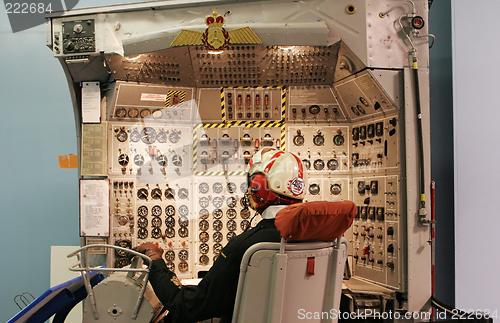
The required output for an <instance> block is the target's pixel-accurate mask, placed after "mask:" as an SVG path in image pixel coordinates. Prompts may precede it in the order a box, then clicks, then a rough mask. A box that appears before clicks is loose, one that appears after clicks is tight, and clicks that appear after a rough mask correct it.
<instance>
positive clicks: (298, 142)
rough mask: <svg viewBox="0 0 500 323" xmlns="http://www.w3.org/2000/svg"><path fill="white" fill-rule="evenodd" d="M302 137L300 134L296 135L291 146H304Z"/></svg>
mask: <svg viewBox="0 0 500 323" xmlns="http://www.w3.org/2000/svg"><path fill="white" fill-rule="evenodd" d="M304 141H305V140H304V136H302V135H301V134H297V135H295V136H294V137H293V144H294V145H295V146H302V145H304Z"/></svg>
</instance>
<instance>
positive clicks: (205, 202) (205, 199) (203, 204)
mask: <svg viewBox="0 0 500 323" xmlns="http://www.w3.org/2000/svg"><path fill="white" fill-rule="evenodd" d="M198 204H200V206H201V207H202V208H206V207H207V206H208V204H209V199H208V197H206V196H202V197H200V199H199V200H198Z"/></svg>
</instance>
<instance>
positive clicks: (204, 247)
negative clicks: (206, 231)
mask: <svg viewBox="0 0 500 323" xmlns="http://www.w3.org/2000/svg"><path fill="white" fill-rule="evenodd" d="M208 250H210V247H209V246H208V244H206V243H202V244H201V245H200V253H202V254H206V253H208Z"/></svg>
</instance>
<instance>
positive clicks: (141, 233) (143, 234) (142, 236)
mask: <svg viewBox="0 0 500 323" xmlns="http://www.w3.org/2000/svg"><path fill="white" fill-rule="evenodd" d="M147 237H148V230H146V229H144V228H139V230H137V238H139V239H146V238H147Z"/></svg>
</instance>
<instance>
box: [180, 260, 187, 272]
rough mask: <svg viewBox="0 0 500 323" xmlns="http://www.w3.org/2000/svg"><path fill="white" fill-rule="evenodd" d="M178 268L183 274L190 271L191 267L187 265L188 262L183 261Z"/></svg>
mask: <svg viewBox="0 0 500 323" xmlns="http://www.w3.org/2000/svg"><path fill="white" fill-rule="evenodd" d="M178 267H179V270H180V271H181V272H185V271H188V269H189V265H188V263H187V262H186V261H181V262H180V263H179V265H178Z"/></svg>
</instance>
